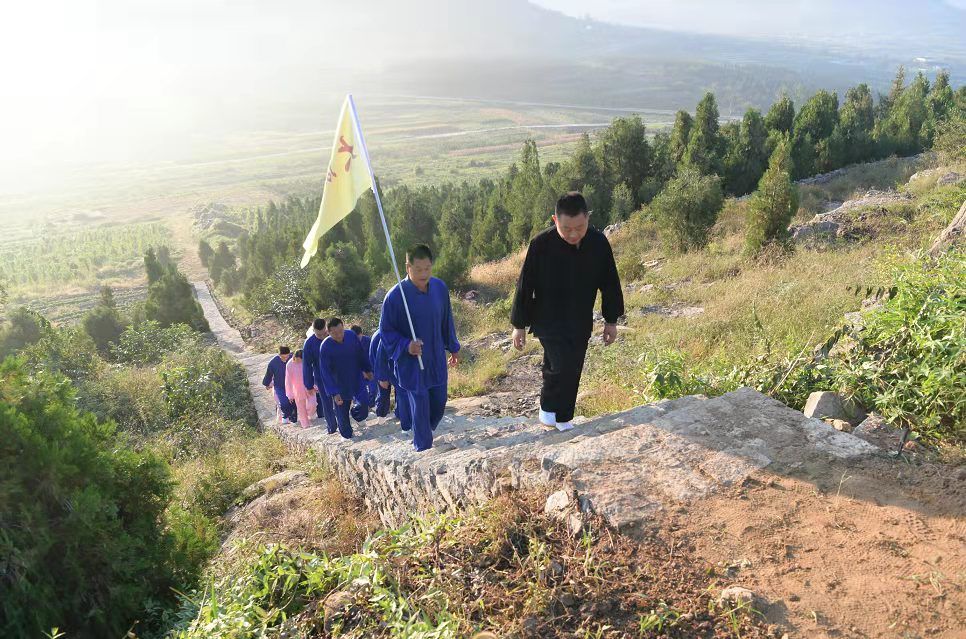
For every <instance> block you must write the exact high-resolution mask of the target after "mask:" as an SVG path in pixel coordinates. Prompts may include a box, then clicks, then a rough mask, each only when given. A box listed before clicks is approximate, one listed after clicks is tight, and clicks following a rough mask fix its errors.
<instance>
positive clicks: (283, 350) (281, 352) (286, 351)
mask: <svg viewBox="0 0 966 639" xmlns="http://www.w3.org/2000/svg"><path fill="white" fill-rule="evenodd" d="M291 352H292V351H290V350H289V349H288V346H279V347H278V354H279V355H288V354H289V353H291Z"/></svg>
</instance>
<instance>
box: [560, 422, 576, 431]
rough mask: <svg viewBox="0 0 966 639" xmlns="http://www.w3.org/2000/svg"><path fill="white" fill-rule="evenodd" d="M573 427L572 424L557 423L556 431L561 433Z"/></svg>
mask: <svg viewBox="0 0 966 639" xmlns="http://www.w3.org/2000/svg"><path fill="white" fill-rule="evenodd" d="M573 427H574V424H573V422H557V430H559V431H561V432H563V431H565V430H570V429H571V428H573Z"/></svg>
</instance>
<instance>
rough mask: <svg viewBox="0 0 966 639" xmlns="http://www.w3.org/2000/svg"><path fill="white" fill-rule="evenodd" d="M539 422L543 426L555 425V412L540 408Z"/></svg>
mask: <svg viewBox="0 0 966 639" xmlns="http://www.w3.org/2000/svg"><path fill="white" fill-rule="evenodd" d="M540 423H541V424H543V425H544V426H556V425H557V414H556V413H551V412H547V411H545V410H543V409H542V408H541V409H540Z"/></svg>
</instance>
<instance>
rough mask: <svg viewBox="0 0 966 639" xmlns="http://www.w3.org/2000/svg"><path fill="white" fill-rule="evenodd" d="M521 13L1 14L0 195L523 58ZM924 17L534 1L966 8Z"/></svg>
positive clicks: (667, 10) (200, 9)
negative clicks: (446, 61)
mask: <svg viewBox="0 0 966 639" xmlns="http://www.w3.org/2000/svg"><path fill="white" fill-rule="evenodd" d="M521 1H522V0H484V1H480V0H12V1H9V2H4V3H3V5H2V7H3V8H2V9H0V140H2V142H0V149H2V150H0V187H3V186H5V185H6V186H9V185H11V184H13V185H14V186H15V187H19V186H28V185H29V184H30V182H32V181H35V179H36V178H40V177H44V178H50V177H51V176H52V175H53V174H55V173H56V172H57V171H58V170H68V168H69V167H70V166H72V165H77V164H78V163H92V162H97V163H101V162H117V163H125V162H128V161H130V160H133V159H137V158H146V157H149V158H152V159H159V158H169V157H170V158H175V157H179V156H180V157H184V155H185V153H186V152H190V151H191V149H192V148H195V147H199V148H200V147H201V146H204V145H205V144H208V143H210V142H211V141H212V140H216V139H217V138H218V135H219V134H222V133H224V132H226V131H230V130H256V129H259V128H267V127H271V126H277V125H278V122H280V121H283V120H282V119H281V118H278V117H275V118H274V119H273V117H270V116H274V115H277V114H278V113H279V112H281V111H282V110H284V109H286V108H291V107H293V105H294V106H295V107H298V106H300V105H301V106H303V107H304V105H305V104H308V103H310V101H309V100H308V99H307V96H310V97H311V98H312V99H318V97H319V95H320V93H322V92H324V91H326V90H330V91H332V92H333V93H334V94H338V93H341V92H344V91H345V89H346V87H347V86H349V85H351V84H352V82H353V79H354V78H356V77H357V76H356V75H355V72H354V71H353V69H358V68H363V69H367V70H371V69H373V68H378V67H379V66H380V65H382V64H392V63H398V62H399V61H400V60H403V59H406V58H407V57H408V58H418V57H420V56H435V57H442V58H445V57H447V56H448V55H450V54H451V53H452V52H454V51H458V52H460V53H461V54H462V55H468V54H469V55H478V56H483V57H487V56H496V55H504V56H510V55H512V54H513V52H514V50H515V49H514V48H515V47H519V46H522V45H523V44H526V43H527V42H532V41H533V38H531V37H530V36H529V32H527V33H521V32H520V31H519V29H521V28H522V29H524V30H526V29H531V28H537V27H533V26H532V25H530V24H529V23H526V22H525V21H524V22H522V23H521V24H519V25H517V24H514V23H508V22H507V20H510V19H511V18H513V19H515V18H517V17H521V16H522V15H523V13H525V12H524V11H522V10H521ZM912 2H913V0H793V1H788V2H779V1H777V0H743V1H742V0H734V1H731V2H726V1H724V0H648V1H644V0H640V1H636V2H634V1H630V0H595V2H593V3H587V2H586V1H585V0H537V4H539V5H543V6H546V7H550V8H554V9H557V10H561V11H564V12H566V13H571V14H574V15H577V16H582V15H584V14H586V13H587V12H588V11H590V12H591V14H592V15H593V17H595V18H597V19H601V20H607V21H614V22H622V23H626V24H639V25H656V26H662V27H668V28H674V29H684V28H687V29H692V30H695V29H696V30H702V31H712V32H723V33H758V34H783V33H785V32H791V33H800V34H803V35H809V29H811V30H813V31H814V30H821V29H825V28H829V26H828V25H832V26H841V25H843V24H845V25H849V24H852V25H859V26H858V27H857V28H863V27H867V26H869V25H874V24H875V23H876V21H877V20H886V21H888V20H892V21H895V20H896V18H895V16H896V15H899V16H902V17H903V18H905V17H906V16H909V19H910V21H911V20H912V19H913V17H915V18H916V19H919V20H920V21H922V20H926V21H927V22H928V20H929V18H930V16H931V15H932V13H930V12H931V11H933V9H935V7H943V8H945V9H946V10H948V9H949V7H951V6H953V5H957V6H958V7H959V8H960V9H963V8H966V0H915V5H916V11H914V12H909V11H907V10H904V7H908V5H909V4H910V3H912ZM944 2H945V3H946V4H945V5H944V4H943V3H944ZM587 7H591V8H590V9H587ZM879 7H883V8H891V9H892V10H891V11H885V10H881V11H880V10H879ZM924 7H925V8H924ZM928 7H932V9H929V8H928ZM525 8H526V7H523V9H525ZM531 13H533V12H531ZM958 15H959V16H963V15H966V12H963V11H960V13H959V14H958ZM944 17H945V18H948V16H944ZM954 18H956V16H954ZM530 19H539V17H538V18H533V16H532V15H531V16H530ZM956 19H958V18H956ZM954 21H955V20H954ZM452 25H457V26H456V27H453V28H451V27H452ZM776 25H783V26H781V27H778V26H776ZM785 25H791V26H790V27H787V26H785ZM514 26H516V27H518V30H517V31H514V30H513V29H512V28H511V27H514ZM905 26H906V25H905V24H900V27H902V28H905ZM954 26H955V25H954ZM504 27H505V28H504ZM962 32H966V24H964V25H963V28H962V29H961V31H960V33H962ZM350 43H351V44H353V45H355V46H350ZM2 190H3V189H2V188H0V191H2Z"/></svg>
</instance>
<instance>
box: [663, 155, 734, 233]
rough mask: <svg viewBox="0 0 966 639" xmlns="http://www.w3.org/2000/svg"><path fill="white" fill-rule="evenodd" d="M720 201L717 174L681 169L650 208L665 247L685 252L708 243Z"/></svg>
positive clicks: (722, 199)
mask: <svg viewBox="0 0 966 639" xmlns="http://www.w3.org/2000/svg"><path fill="white" fill-rule="evenodd" d="M723 203H724V195H723V194H722V192H721V180H720V179H718V176H716V175H710V176H709V175H701V174H700V173H699V172H698V171H696V170H695V169H693V168H683V169H681V171H680V172H679V173H678V175H677V177H675V178H674V179H673V180H671V181H670V182H668V183H667V186H665V187H664V190H663V191H661V192H660V193H659V194H658V195H657V197H656V198H654V201H653V202H651V205H650V209H651V212H652V213H653V215H654V217H655V218H656V219H657V221H658V224H659V225H660V228H661V231H662V235H663V237H664V241H665V243H666V244H667V246H668V247H669V248H671V249H672V250H676V251H681V252H685V251H689V250H692V249H698V248H701V247H703V246H704V245H705V244H707V243H708V233H709V231H710V230H711V227H712V226H714V223H715V220H717V218H718V211H720V210H721V205H722V204H723Z"/></svg>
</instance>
